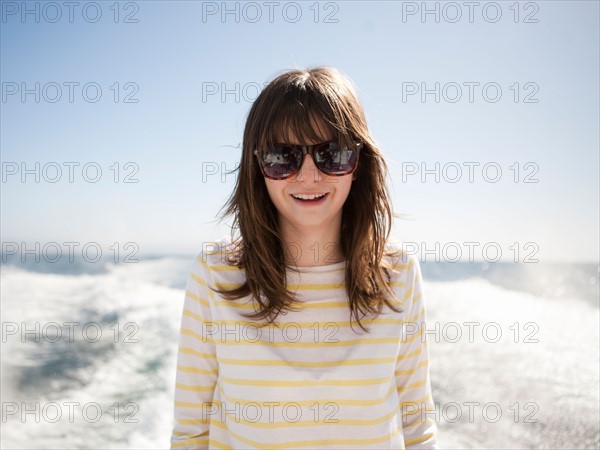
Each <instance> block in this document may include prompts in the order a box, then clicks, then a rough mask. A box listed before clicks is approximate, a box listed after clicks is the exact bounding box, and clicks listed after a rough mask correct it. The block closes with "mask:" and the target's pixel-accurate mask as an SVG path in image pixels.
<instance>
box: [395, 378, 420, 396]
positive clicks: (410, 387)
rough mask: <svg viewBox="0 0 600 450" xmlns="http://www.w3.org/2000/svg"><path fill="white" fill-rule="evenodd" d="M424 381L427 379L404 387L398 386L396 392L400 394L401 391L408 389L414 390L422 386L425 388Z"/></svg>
mask: <svg viewBox="0 0 600 450" xmlns="http://www.w3.org/2000/svg"><path fill="white" fill-rule="evenodd" d="M426 381H427V379H424V380H419V381H415V382H414V383H411V384H407V385H406V386H398V388H397V391H398V393H400V392H402V391H408V390H410V389H416V388H420V387H423V386H425V382H426Z"/></svg>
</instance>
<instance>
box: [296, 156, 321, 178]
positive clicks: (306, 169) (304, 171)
mask: <svg viewBox="0 0 600 450" xmlns="http://www.w3.org/2000/svg"><path fill="white" fill-rule="evenodd" d="M302 158H303V160H302V165H301V166H300V170H299V171H298V174H297V176H296V179H297V180H298V181H303V180H304V181H311V179H312V181H314V182H319V181H321V179H322V177H323V175H324V174H323V173H322V172H321V171H320V170H319V168H318V167H317V166H315V162H314V161H313V158H312V156H311V155H310V154H309V153H305V154H304V155H302Z"/></svg>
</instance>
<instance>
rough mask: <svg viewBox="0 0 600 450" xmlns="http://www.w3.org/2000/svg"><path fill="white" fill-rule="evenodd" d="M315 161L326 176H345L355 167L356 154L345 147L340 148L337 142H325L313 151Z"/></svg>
mask: <svg viewBox="0 0 600 450" xmlns="http://www.w3.org/2000/svg"><path fill="white" fill-rule="evenodd" d="M315 161H316V163H317V166H318V167H319V169H320V170H322V171H323V172H324V173H326V174H328V175H345V174H348V173H350V172H352V171H353V170H354V168H355V167H356V161H357V152H355V151H354V150H353V149H352V148H348V147H347V146H344V147H342V148H340V147H339V145H338V143H337V142H327V143H325V144H323V145H322V146H321V147H319V148H316V149H315Z"/></svg>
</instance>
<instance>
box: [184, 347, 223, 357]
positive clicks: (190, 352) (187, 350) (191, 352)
mask: <svg viewBox="0 0 600 450" xmlns="http://www.w3.org/2000/svg"><path fill="white" fill-rule="evenodd" d="M179 353H186V354H188V355H194V356H198V357H199V358H207V359H215V358H216V357H217V355H216V354H214V353H202V352H199V351H197V350H194V349H193V348H189V347H181V348H179Z"/></svg>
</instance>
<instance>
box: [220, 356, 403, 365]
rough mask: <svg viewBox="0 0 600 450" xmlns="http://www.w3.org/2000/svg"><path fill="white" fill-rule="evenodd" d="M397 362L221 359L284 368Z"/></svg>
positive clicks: (372, 359) (371, 360)
mask: <svg viewBox="0 0 600 450" xmlns="http://www.w3.org/2000/svg"><path fill="white" fill-rule="evenodd" d="M394 360H396V358H394V357H388V358H362V359H340V360H336V361H290V360H279V359H233V358H219V364H222V365H225V364H229V365H236V366H282V367H337V366H359V365H369V364H384V363H390V362H393V361H394Z"/></svg>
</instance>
